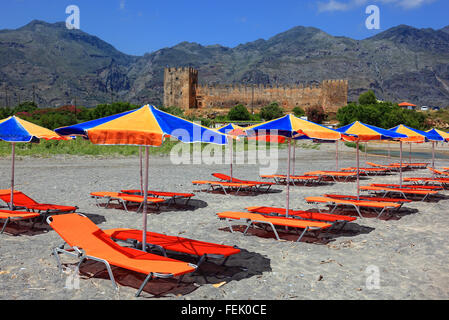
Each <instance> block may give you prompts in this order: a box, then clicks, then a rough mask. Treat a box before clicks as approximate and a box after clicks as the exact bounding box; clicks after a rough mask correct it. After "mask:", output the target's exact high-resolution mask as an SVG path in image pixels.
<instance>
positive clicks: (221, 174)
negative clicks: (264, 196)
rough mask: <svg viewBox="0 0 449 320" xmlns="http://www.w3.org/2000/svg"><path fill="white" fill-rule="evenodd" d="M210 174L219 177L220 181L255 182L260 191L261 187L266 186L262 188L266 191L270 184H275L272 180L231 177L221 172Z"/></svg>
mask: <svg viewBox="0 0 449 320" xmlns="http://www.w3.org/2000/svg"><path fill="white" fill-rule="evenodd" d="M212 175H213V176H214V177H215V178H218V179H220V180H221V181H226V182H237V183H251V184H255V185H256V186H258V187H257V189H258V191H262V190H261V189H260V188H261V187H267V188H266V189H265V190H263V191H265V192H268V191H269V190H270V188H271V186H272V185H274V184H275V183H273V182H263V181H250V180H240V179H237V178H234V177H232V178H231V176H228V175H226V174H223V173H212Z"/></svg>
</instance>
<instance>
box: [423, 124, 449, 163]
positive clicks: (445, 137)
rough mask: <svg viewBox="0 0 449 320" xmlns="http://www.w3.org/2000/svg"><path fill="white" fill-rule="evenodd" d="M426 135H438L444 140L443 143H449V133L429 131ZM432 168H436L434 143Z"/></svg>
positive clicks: (437, 130) (433, 146)
mask: <svg viewBox="0 0 449 320" xmlns="http://www.w3.org/2000/svg"><path fill="white" fill-rule="evenodd" d="M426 133H431V134H432V135H437V136H438V137H440V138H441V139H442V140H441V141H446V142H449V133H447V132H444V131H442V130H439V129H430V130H427V131H426ZM432 168H435V144H434V143H432Z"/></svg>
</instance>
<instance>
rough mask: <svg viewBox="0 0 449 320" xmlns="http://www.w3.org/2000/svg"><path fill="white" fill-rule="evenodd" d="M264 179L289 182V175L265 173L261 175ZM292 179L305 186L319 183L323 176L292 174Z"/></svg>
mask: <svg viewBox="0 0 449 320" xmlns="http://www.w3.org/2000/svg"><path fill="white" fill-rule="evenodd" d="M260 177H261V178H262V179H273V180H274V182H275V183H276V184H286V183H287V175H285V174H263V175H260ZM290 181H291V183H293V185H296V183H300V184H301V185H303V186H307V185H308V184H318V183H320V182H321V181H322V178H321V177H319V176H296V175H291V176H290Z"/></svg>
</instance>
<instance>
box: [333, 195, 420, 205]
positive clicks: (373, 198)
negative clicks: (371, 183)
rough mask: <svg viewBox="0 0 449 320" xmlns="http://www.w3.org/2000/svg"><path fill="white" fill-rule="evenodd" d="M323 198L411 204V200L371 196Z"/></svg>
mask: <svg viewBox="0 0 449 320" xmlns="http://www.w3.org/2000/svg"><path fill="white" fill-rule="evenodd" d="M324 196H325V197H329V198H334V199H342V200H345V199H346V200H365V201H379V202H395V203H401V204H404V203H408V202H412V200H407V199H402V198H382V197H372V196H359V198H358V199H357V196H352V195H341V194H325V195H324Z"/></svg>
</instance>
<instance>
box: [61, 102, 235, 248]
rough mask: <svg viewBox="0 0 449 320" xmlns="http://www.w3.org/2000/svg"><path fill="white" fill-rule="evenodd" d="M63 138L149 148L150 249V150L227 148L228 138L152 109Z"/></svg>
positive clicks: (81, 127)
mask: <svg viewBox="0 0 449 320" xmlns="http://www.w3.org/2000/svg"><path fill="white" fill-rule="evenodd" d="M55 131H56V132H57V133H58V134H60V135H63V136H72V135H78V136H82V137H84V138H87V139H89V140H90V141H91V142H92V143H94V144H100V145H137V146H144V147H145V184H144V193H143V195H144V206H143V243H142V248H146V233H147V214H146V213H147V196H148V162H149V147H150V146H160V145H162V143H163V142H164V140H165V139H166V138H167V137H173V138H176V139H178V140H179V141H181V142H184V143H195V142H205V143H214V144H219V145H225V144H226V143H227V136H226V135H225V134H222V133H220V132H218V131H216V130H212V129H210V128H207V127H204V126H201V125H199V124H197V123H194V122H192V121H188V120H185V119H183V118H180V117H177V116H174V115H172V114H169V113H167V112H163V111H161V110H159V109H157V108H156V107H154V106H152V105H144V106H143V107H140V108H138V109H134V110H131V111H126V112H123V113H119V114H116V115H112V116H109V117H104V118H101V119H96V120H92V121H88V122H84V123H80V124H76V125H73V126H68V127H63V128H58V129H56V130H55Z"/></svg>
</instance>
